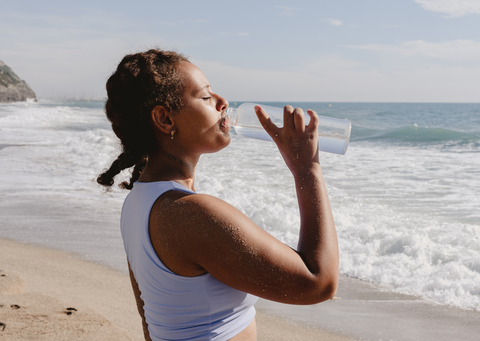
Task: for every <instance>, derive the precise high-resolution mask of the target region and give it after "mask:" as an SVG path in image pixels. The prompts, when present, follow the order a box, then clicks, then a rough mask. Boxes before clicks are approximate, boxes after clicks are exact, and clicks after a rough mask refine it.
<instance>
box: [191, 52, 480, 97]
mask: <svg viewBox="0 0 480 341" xmlns="http://www.w3.org/2000/svg"><path fill="white" fill-rule="evenodd" d="M193 62H194V64H196V65H197V66H199V67H200V69H201V70H202V71H203V72H204V73H205V75H206V76H207V78H208V79H209V81H210V84H211V85H212V89H213V91H215V92H217V93H218V94H220V95H222V96H224V97H225V98H227V99H228V100H229V101H253V102H255V101H287V102H289V101H291V102H296V101H299V102H300V101H314V102H317V101H318V102H328V101H332V102H346V101H347V102H475V103H478V102H479V101H480V93H479V92H478V79H480V67H477V68H474V69H467V68H463V67H461V66H448V67H445V66H438V65H434V64H429V65H426V66H425V65H421V66H418V65H415V64H414V63H413V64H412V63H410V64H408V65H403V66H401V67H399V66H398V65H396V64H395V63H391V64H389V65H386V66H384V67H383V68H380V67H376V66H375V67H371V66H368V65H365V64H364V63H361V62H359V61H355V60H352V59H348V58H342V57H338V56H334V55H331V56H322V57H317V58H315V59H312V60H309V61H304V63H303V64H302V65H299V66H298V67H297V69H296V70H270V71H266V70H255V69H247V68H239V67H235V66H231V65H226V64H224V63H219V62H211V61H198V60H194V61H193Z"/></svg>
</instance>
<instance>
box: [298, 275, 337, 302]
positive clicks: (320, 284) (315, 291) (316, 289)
mask: <svg viewBox="0 0 480 341" xmlns="http://www.w3.org/2000/svg"><path fill="white" fill-rule="evenodd" d="M311 288H312V290H311V292H310V295H309V300H308V302H306V303H305V304H317V303H321V302H324V301H328V300H330V299H332V298H334V297H335V295H336V293H337V289H338V272H336V273H334V274H331V275H330V276H322V278H317V279H316V281H315V282H314V283H312V287H311Z"/></svg>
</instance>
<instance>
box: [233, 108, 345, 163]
mask: <svg viewBox="0 0 480 341" xmlns="http://www.w3.org/2000/svg"><path fill="white" fill-rule="evenodd" d="M256 105H259V106H261V107H262V108H263V110H265V112H266V113H267V114H268V116H270V119H271V120H272V122H273V123H275V124H276V125H277V126H278V127H283V108H276V107H270V106H268V105H262V104H255V103H243V104H242V105H240V106H239V107H238V108H227V116H228V118H229V121H230V125H231V126H233V127H235V132H236V133H237V134H238V135H241V136H245V137H251V138H254V139H259V140H265V141H273V140H272V138H271V137H270V135H268V134H267V132H266V131H265V129H263V127H262V125H261V124H260V122H259V121H258V118H257V114H255V106H256ZM318 118H319V121H320V122H319V127H318V150H320V151H322V152H329V153H335V154H340V155H344V154H345V153H346V152H347V148H348V142H349V141H350V131H351V130H352V124H351V123H350V121H347V120H341V119H338V118H333V117H326V116H318ZM308 122H310V116H308V114H305V125H308Z"/></svg>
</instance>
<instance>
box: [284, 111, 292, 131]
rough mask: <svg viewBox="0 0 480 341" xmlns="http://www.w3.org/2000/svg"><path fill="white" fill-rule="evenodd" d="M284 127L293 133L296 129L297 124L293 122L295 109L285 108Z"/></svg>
mask: <svg viewBox="0 0 480 341" xmlns="http://www.w3.org/2000/svg"><path fill="white" fill-rule="evenodd" d="M283 127H284V128H286V129H287V130H289V131H291V130H293V129H295V123H294V122H293V107H292V106H291V105H286V106H285V107H284V108H283Z"/></svg>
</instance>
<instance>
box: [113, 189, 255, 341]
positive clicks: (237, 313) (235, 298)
mask: <svg viewBox="0 0 480 341" xmlns="http://www.w3.org/2000/svg"><path fill="white" fill-rule="evenodd" d="M171 190H177V191H183V192H187V193H195V192H192V191H190V190H189V189H187V188H186V187H184V186H182V185H180V184H178V183H176V182H174V181H160V182H136V183H135V184H134V186H133V188H132V190H131V191H130V193H129V194H128V195H127V198H126V199H125V202H124V204H123V208H122V217H121V223H120V225H121V230H122V238H123V242H124V246H125V251H126V253H127V257H128V261H129V264H130V267H131V269H132V272H133V274H134V276H135V279H136V281H137V283H138V287H139V289H140V292H141V298H142V300H143V302H144V304H145V305H144V311H145V319H146V321H147V323H148V329H149V332H150V337H151V338H152V340H218V341H223V340H228V339H230V338H232V337H234V336H235V335H237V334H238V333H240V332H241V331H242V330H244V329H245V328H246V327H247V326H248V325H249V324H250V323H251V322H252V320H253V319H254V317H255V308H254V307H253V305H254V304H255V302H256V301H257V299H258V298H257V297H256V296H253V295H250V294H247V293H245V292H242V291H239V290H236V289H233V288H231V287H229V286H227V285H225V284H223V283H222V282H220V281H218V280H216V279H215V278H213V276H211V275H210V274H209V273H206V274H203V275H201V276H197V277H185V276H180V275H177V274H175V273H173V272H172V271H170V270H169V269H168V268H167V267H166V266H165V265H164V264H163V263H162V261H161V260H160V258H159V257H158V256H157V254H156V252H155V250H154V248H153V246H152V243H151V241H150V235H149V227H148V226H149V218H150V211H151V209H152V207H153V204H154V203H155V201H156V200H157V199H158V197H159V196H160V195H162V194H163V193H165V192H167V191H171ZM180 219H181V218H180Z"/></svg>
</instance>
